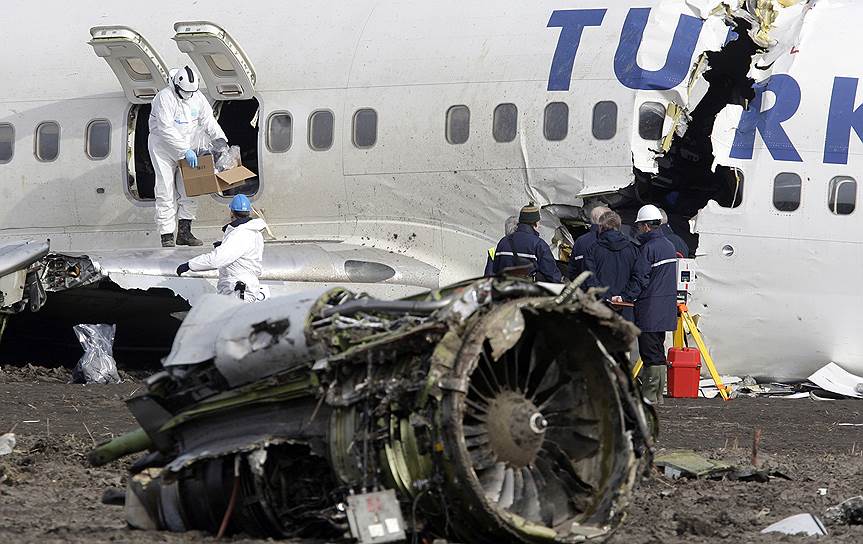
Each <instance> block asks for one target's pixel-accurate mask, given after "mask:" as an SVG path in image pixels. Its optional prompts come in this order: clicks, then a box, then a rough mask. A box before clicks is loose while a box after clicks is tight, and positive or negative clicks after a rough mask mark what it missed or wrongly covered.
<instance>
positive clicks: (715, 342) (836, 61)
mask: <svg viewBox="0 0 863 544" xmlns="http://www.w3.org/2000/svg"><path fill="white" fill-rule="evenodd" d="M795 9H796V10H797V11H795V12H793V13H791V14H789V16H788V17H787V18H778V19H777V21H776V23H775V28H774V29H773V30H772V31H771V36H772V37H773V38H774V39H777V40H783V42H784V43H783V44H782V47H779V48H777V49H778V50H779V51H777V53H776V54H772V53H768V54H767V55H768V57H769V60H770V61H771V62H766V61H765V62H759V63H756V64H755V65H754V67H753V69H752V70H751V71H750V77H753V79H755V81H756V82H757V83H756V84H762V85H763V84H764V83H765V82H768V81H770V78H771V77H773V76H775V77H774V78H773V80H772V81H773V84H772V85H775V84H776V83H779V82H782V85H781V86H773V87H771V86H770V85H768V87H767V88H768V89H772V90H767V91H766V92H764V95H763V98H762V103H761V104H760V106H761V107H760V111H762V112H767V111H768V110H770V109H771V108H775V107H777V105H778V106H779V110H783V109H784V110H786V111H785V112H784V113H780V111H779V110H777V112H776V113H780V115H781V117H780V118H782V119H784V120H783V121H782V122H781V123H780V124H779V125H778V128H779V130H777V127H770V128H769V133H768V135H767V138H766V139H765V137H764V133H763V132H761V131H756V133H755V138H754V141H752V142H751V144H747V145H751V151H749V152H750V153H751V158H741V157H740V155H741V151H740V150H741V148H742V147H743V148H745V145H743V144H744V142H743V140H742V139H741V137H740V133H739V131H740V128H739V126H740V125H742V122H741V115H742V114H743V108H742V107H740V106H728V107H726V108H725V109H724V110H723V111H722V112H721V113H720V114H719V115H718V117H717V121H716V125H715V128H714V132H713V138H712V140H713V144H714V154H715V156H716V160H715V162H716V164H721V165H726V166H733V167H736V168H740V169H741V170H742V172H743V174H744V176H745V183H744V193H743V202H742V203H741V205H740V206H739V207H738V208H734V209H728V208H722V207H719V206H717V205H716V203H715V202H711V203H709V204H708V206H706V207H705V208H704V209H702V210H701V211H700V212H699V214H698V216H697V218H696V220H695V221H694V223H695V229H694V230H695V231H696V232H698V233H699V247H698V257H697V259H696V263H697V268H698V272H697V280H696V281H695V282H693V284H692V286H693V293H692V302H691V304H690V309H691V310H692V311H693V312H694V313H696V314H700V315H701V316H702V318H701V321H700V322H699V323H700V327H701V329H702V331H703V332H704V335H705V339H706V340H707V343H708V345H709V346H710V347H711V350H712V353H713V355H714V358H715V359H716V362H717V365H719V368H720V370H721V371H722V372H723V373H731V374H739V375H745V374H752V375H760V376H771V377H777V378H797V379H802V378H805V377H807V376H808V375H809V374H811V373H812V372H814V371H815V370H817V369H818V368H820V367H822V366H824V365H825V364H827V363H828V362H831V361H834V362H836V363H838V364H840V365H841V366H842V367H843V368H845V369H846V370H848V371H850V372H852V373H855V374H858V375H859V374H863V339H861V337H860V334H859V330H860V324H861V323H860V316H859V312H858V311H857V308H859V307H860V306H861V305H863V296H861V294H860V291H859V289H857V288H856V285H855V284H856V282H857V278H858V277H859V271H860V270H861V268H863V239H861V236H860V233H861V232H863V231H861V227H863V223H861V221H863V219H861V215H860V213H859V212H858V211H855V212H854V213H850V214H848V215H839V214H836V213H833V211H832V210H831V209H830V206H829V203H828V200H829V196H830V183H831V180H832V179H834V178H836V177H838V176H851V177H856V176H859V174H858V173H857V172H859V167H858V166H857V164H858V163H859V161H860V155H861V154H863V141H861V140H860V138H859V136H857V135H855V133H854V131H853V130H851V131H850V138H849V139H848V140H844V139H840V141H839V144H838V145H837V144H836V143H835V139H834V138H831V137H829V136H828V127H829V125H830V123H831V111H832V110H833V109H834V108H835V107H836V105H835V104H834V103H833V101H832V94H833V92H834V88H835V86H836V83H837V82H836V78H840V77H841V78H852V79H859V78H861V77H863V64H861V63H860V62H858V61H857V60H856V59H855V60H853V61H851V60H849V58H848V56H847V55H846V54H844V53H843V51H852V50H856V49H857V48H858V46H859V44H860V40H861V38H860V35H859V32H856V30H855V29H854V27H853V25H848V24H847V21H849V20H857V19H858V18H859V17H861V16H863V6H860V5H859V4H854V3H848V2H839V1H830V0H827V1H819V2H818V3H817V4H815V5H814V7H812V8H811V9H805V6H803V5H800V6H796V7H795ZM791 15H793V16H794V17H791ZM758 66H765V67H768V66H769V69H765V70H759V69H758ZM788 76H790V78H791V79H790V80H789V79H787V77H788ZM783 78H785V79H784V81H783ZM860 101H861V93H859V92H858V93H857V94H856V97H855V98H854V99H853V104H854V107H856V106H859V104H860ZM792 110H793V115H787V114H788V113H791V111H792ZM849 115H850V112H849ZM843 116H844V114H843ZM786 117H787V119H785V118H786ZM834 122H835V121H834ZM783 135H784V136H783ZM845 135H846V136H848V133H846V134H845ZM829 142H834V143H830V144H829V145H828V143H829ZM845 142H847V143H845ZM735 145H736V148H735ZM844 146H847V147H846V149H847V159H846V160H845V161H838V162H840V163H832V164H831V163H829V162H826V161H825V149H827V148H828V147H830V148H831V149H840V150H841V149H842V148H843V147H844ZM743 154H746V153H743ZM774 155H775V156H774ZM795 155H796V156H795ZM783 173H792V174H796V175H798V176H799V177H800V179H801V182H800V185H801V188H800V193H799V207H798V208H797V209H796V210H793V211H780V210H778V209H777V208H776V206H775V205H774V183H775V178H776V177H777V176H779V175H780V174H783ZM856 199H857V205H858V206H859V199H860V196H859V191H858V192H857V196H856ZM729 248H731V249H733V253H732V254H728V253H729V251H728V249H729Z"/></svg>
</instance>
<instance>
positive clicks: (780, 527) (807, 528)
mask: <svg viewBox="0 0 863 544" xmlns="http://www.w3.org/2000/svg"><path fill="white" fill-rule="evenodd" d="M761 532H762V533H783V534H786V535H806V536H825V535H826V534H827V529H825V528H824V524H822V523H821V520H820V519H818V518H817V517H815V516H813V515H812V514H797V515H796V516H790V517H787V518H785V519H783V520H782V521H777V522H776V523H774V524H773V525H771V526H769V527H766V528H765V529H762V530H761Z"/></svg>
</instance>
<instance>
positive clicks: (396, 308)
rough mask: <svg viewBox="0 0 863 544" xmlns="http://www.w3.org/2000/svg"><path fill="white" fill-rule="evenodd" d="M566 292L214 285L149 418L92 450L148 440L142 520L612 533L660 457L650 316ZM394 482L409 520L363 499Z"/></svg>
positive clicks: (133, 481) (182, 525)
mask: <svg viewBox="0 0 863 544" xmlns="http://www.w3.org/2000/svg"><path fill="white" fill-rule="evenodd" d="M553 295H554V294H553V293H552V292H551V291H548V290H547V289H546V288H545V287H543V286H541V285H539V284H535V283H530V282H525V281H522V280H515V279H507V280H501V279H492V278H487V279H483V280H477V281H472V282H465V283H461V284H457V285H455V286H451V287H448V288H445V289H442V290H438V291H432V292H429V293H427V294H425V295H420V296H416V297H412V298H408V299H402V300H396V301H385V300H378V299H373V298H369V297H367V296H364V295H356V294H354V293H352V292H349V291H346V290H344V289H332V290H328V291H314V292H310V293H304V294H298V295H293V296H287V297H276V298H273V299H270V300H268V301H265V302H262V303H260V304H255V305H243V304H237V303H236V302H235V301H234V300H233V299H231V298H230V297H219V296H210V297H205V298H204V299H202V301H201V303H200V304H198V305H196V306H195V307H194V308H193V309H192V311H191V312H190V314H189V316H188V317H187V319H186V320H185V321H184V323H183V326H182V327H181V329H180V332H179V333H178V335H177V338H176V341H175V343H174V349H173V351H172V352H171V354H170V355H169V357H168V358H167V359H166V361H165V363H164V364H165V370H164V371H162V372H159V373H157V374H155V375H153V376H151V377H150V378H149V379H148V380H147V390H146V392H144V393H142V394H139V395H138V396H137V397H135V398H132V399H131V400H129V401H128V406H129V409H130V410H131V411H132V413H133V414H134V415H135V417H136V418H137V419H138V421H139V422H140V424H141V426H142V428H141V429H139V430H138V431H135V432H133V433H131V434H129V435H126V436H123V437H120V438H117V439H115V440H113V441H111V442H109V443H107V444H104V445H102V446H100V447H99V448H97V449H96V450H94V451H93V452H92V453H91V456H90V459H91V462H93V463H94V464H103V463H106V462H108V461H110V460H112V459H116V458H118V457H120V456H122V455H125V454H128V453H132V452H137V451H143V450H149V452H148V453H147V454H146V455H144V456H143V457H142V458H140V459H138V460H137V461H136V462H135V463H134V465H133V466H132V469H131V472H132V475H131V477H130V478H129V484H128V490H127V500H126V515H127V519H128V521H129V523H130V524H131V525H132V526H133V527H138V528H147V529H168V530H172V531H184V530H191V529H198V530H205V531H209V532H211V533H216V532H218V531H219V529H220V527H223V526H224V527H225V528H224V529H223V530H226V531H227V532H241V531H242V532H246V533H250V534H253V535H260V536H272V537H303V536H315V537H319V538H338V537H341V536H342V535H344V534H346V533H347V532H348V531H349V530H350V527H351V526H354V535H355V536H357V537H360V538H364V537H363V535H364V534H372V533H374V534H383V535H385V536H386V535H390V534H391V533H393V532H395V531H398V530H405V531H406V532H407V533H422V534H424V535H429V536H441V537H446V538H450V539H456V540H457V541H465V542H537V541H547V542H575V541H580V540H584V539H593V538H595V539H603V538H604V537H606V536H608V535H609V534H610V533H611V532H612V531H613V530H614V528H615V527H616V526H617V525H618V524H619V523H620V521H621V520H622V518H623V515H624V512H625V510H626V507H627V504H628V502H629V500H630V495H631V492H632V489H633V486H634V485H635V484H636V482H637V481H638V479H639V478H640V475H641V474H642V473H643V472H644V469H645V467H646V466H647V465H648V464H649V462H650V459H651V455H652V453H651V452H652V437H651V436H650V431H649V429H650V428H651V426H652V424H653V423H654V421H653V416H652V415H651V414H650V413H648V412H646V410H647V408H646V406H645V405H644V403H643V401H642V399H641V397H640V395H639V394H638V393H637V390H636V388H635V386H634V384H633V382H632V380H631V379H630V377H629V376H630V371H629V362H628V360H627V358H626V356H625V352H626V350H627V349H628V347H629V345H630V342H631V341H632V340H633V338H634V335H635V333H636V332H637V331H636V329H635V328H634V327H633V326H632V325H631V324H629V323H628V322H625V321H624V320H622V319H621V318H619V317H618V316H617V315H616V314H615V313H614V312H613V311H611V310H610V309H608V308H607V307H606V306H604V305H602V304H601V303H600V302H598V301H597V300H596V297H595V296H594V294H593V293H589V294H586V293H584V292H582V291H581V290H579V289H576V288H575V287H569V288H567V289H565V290H564V292H563V293H562V294H561V295H559V296H553ZM388 490H391V491H392V492H393V493H394V495H393V496H394V497H395V498H396V499H397V501H396V504H397V506H398V509H399V516H401V518H400V517H399V516H396V515H387V516H385V518H386V519H381V520H377V521H374V522H368V523H365V525H364V524H363V523H364V520H365V521H368V519H369V518H368V516H367V514H368V511H366V512H365V513H362V512H359V511H358V506H357V500H356V497H357V495H363V494H369V493H373V494H375V495H371V496H370V498H369V500H375V501H381V505H382V507H383V506H385V505H386V503H387V500H388V499H386V496H388V495H387V494H386V493H387V492H388ZM380 492H384V495H380V494H378V493H380ZM387 520H391V521H387ZM224 524H227V525H224ZM364 531H365V533H364ZM376 541H383V540H376Z"/></svg>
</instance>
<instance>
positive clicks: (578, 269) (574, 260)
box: [567, 206, 611, 280]
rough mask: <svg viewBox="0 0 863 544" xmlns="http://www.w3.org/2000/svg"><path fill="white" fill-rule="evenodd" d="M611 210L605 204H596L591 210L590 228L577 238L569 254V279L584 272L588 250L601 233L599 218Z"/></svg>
mask: <svg viewBox="0 0 863 544" xmlns="http://www.w3.org/2000/svg"><path fill="white" fill-rule="evenodd" d="M610 211H611V210H610V209H608V208H606V207H605V206H596V207H595V208H593V209H592V210H590V230H589V231H587V232H586V233H584V234H582V235H581V236H579V237H578V238H576V239H575V243H574V244H572V254H571V255H570V256H569V271H568V274H567V275H568V276H569V279H571V280H574V279H575V278H577V277H578V275H579V274H581V273H582V272H584V270H585V268H584V257H585V256H586V255H587V252H588V251H590V249H591V248H592V247H593V246H595V245H596V238H597V236H598V235H599V218H600V217H602V215H603V214H604V213H606V212H610Z"/></svg>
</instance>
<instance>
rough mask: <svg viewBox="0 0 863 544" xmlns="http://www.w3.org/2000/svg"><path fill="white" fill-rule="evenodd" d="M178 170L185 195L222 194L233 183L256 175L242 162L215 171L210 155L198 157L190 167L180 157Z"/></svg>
mask: <svg viewBox="0 0 863 544" xmlns="http://www.w3.org/2000/svg"><path fill="white" fill-rule="evenodd" d="M180 172H181V175H182V176H183V185H184V186H185V188H186V196H200V195H211V194H222V192H223V191H227V190H228V189H230V188H231V187H233V186H234V185H236V184H238V183H241V182H243V181H245V180H247V179H249V178H253V177H255V176H257V174H255V173H254V172H252V171H251V170H249V169H248V168H246V167H245V166H243V165H242V164H241V165H240V166H237V167H236V168H231V169H230V170H225V171H224V172H215V168H214V166H213V156H212V155H201V156H200V157H198V167H197V168H192V167H191V166H189V163H188V162H186V159H181V160H180Z"/></svg>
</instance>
